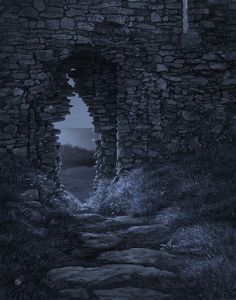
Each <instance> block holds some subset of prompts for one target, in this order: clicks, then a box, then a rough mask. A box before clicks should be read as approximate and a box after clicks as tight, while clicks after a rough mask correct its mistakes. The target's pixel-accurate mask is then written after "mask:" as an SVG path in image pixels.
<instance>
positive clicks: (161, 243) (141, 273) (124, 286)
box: [0, 161, 236, 300]
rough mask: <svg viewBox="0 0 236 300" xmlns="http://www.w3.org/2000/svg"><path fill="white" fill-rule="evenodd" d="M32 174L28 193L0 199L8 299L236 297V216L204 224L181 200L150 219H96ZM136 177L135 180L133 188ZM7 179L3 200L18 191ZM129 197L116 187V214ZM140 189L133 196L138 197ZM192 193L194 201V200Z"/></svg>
mask: <svg viewBox="0 0 236 300" xmlns="http://www.w3.org/2000/svg"><path fill="white" fill-rule="evenodd" d="M7 168H8V169H9V161H7ZM17 169H19V168H18V167H17ZM3 170H5V169H4V168H3ZM171 170H173V169H171ZM23 171H24V169H22V172H23ZM32 172H34V171H32ZM32 172H28V173H27V174H24V176H23V179H24V182H25V185H22V181H21V179H19V187H21V190H15V191H14V193H12V192H11V193H9V194H8V196H6V197H3V196H4V194H3V192H2V194H1V195H0V196H1V197H2V198H1V200H2V202H0V204H1V205H0V220H1V222H0V249H1V251H0V299H1V300H18V299H19V300H70V299H77V300H80V299H81V300H82V299H90V300H137V299H139V300H146V299H147V300H149V299H150V300H152V299H154V300H162V299H173V300H198V299H201V300H234V299H236V286H235V282H236V281H235V275H236V257H235V253H236V226H235V222H234V221H235V220H234V219H233V218H232V217H231V218H226V220H227V222H226V221H225V220H224V219H223V218H221V219H215V220H214V219H208V218H206V217H205V218H203V217H202V218H200V217H199V215H197V214H193V213H192V212H190V211H189V210H188V206H186V205H184V206H181V205H177V204H176V205H175V204H174V202H173V201H169V202H168V205H164V206H160V207H159V208H158V209H156V210H153V213H152V214H148V213H145V214H143V215H141V214H135V213H133V214H131V213H128V211H127V212H126V213H118V214H115V213H114V214H112V213H106V214H105V213H102V212H99V213H98V212H95V211H94V208H93V207H92V206H91V203H90V204H89V203H87V204H82V203H81V202H79V201H78V200H77V199H76V198H74V197H73V196H71V195H70V194H69V193H67V192H62V191H61V192H58V193H57V194H55V193H54V192H52V187H51V183H50V181H49V180H47V178H46V177H45V176H43V175H40V174H38V175H37V174H36V173H32ZM11 174H14V173H12V172H11ZM33 174H34V175H33ZM164 174H166V171H165V172H164ZM136 175H137V176H138V177H140V173H137V174H136ZM136 175H135V176H134V177H133V180H134V181H132V180H131V179H132V178H129V177H127V180H128V179H129V180H130V185H131V187H133V188H136V187H135V184H134V182H135V181H136V182H137V177H136ZM9 178H10V179H11V180H12V182H13V183H11V181H9V184H8V185H6V181H4V182H3V184H2V187H1V190H2V191H4V193H6V190H7V188H8V190H9V191H12V189H13V185H14V184H15V179H14V178H12V177H9ZM32 178H34V180H32ZM175 178H177V177H176V175H175ZM28 179H30V182H31V183H30V185H31V188H30V189H29V181H28ZM125 180H126V179H124V181H125ZM142 180H144V179H142ZM121 182H122V180H121ZM148 182H149V181H148ZM137 184H138V182H137ZM137 184H136V185H137ZM194 186H196V185H194ZM208 186H210V185H209V184H208ZM118 187H119V188H118ZM148 188H149V185H148ZM106 190H109V189H108V186H106ZM127 190H130V186H129V185H128V186H125V187H123V190H122V193H121V192H120V183H119V184H118V186H117V187H115V188H114V187H113V188H112V190H111V193H110V194H114V193H115V191H116V193H117V194H116V195H115V197H113V202H111V201H110V198H109V199H108V200H109V208H111V207H110V206H111V204H112V203H115V202H114V201H115V199H116V197H117V199H119V200H120V201H121V200H122V199H123V202H125V201H129V200H128V196H127ZM168 190H170V188H168ZM208 190H209V188H208ZM197 191H198V190H197ZM217 191H219V189H217ZM140 192H142V191H139V190H138V191H136V192H135V191H133V192H132V193H133V194H134V198H135V199H138V195H139V194H140ZM110 194H109V195H110ZM145 194H146V193H145ZM129 195H130V194H129ZM173 195H177V193H176V192H175V191H174V193H171V196H173ZM188 195H189V197H190V195H191V197H192V198H191V202H193V200H192V199H194V198H193V196H194V195H195V194H190V192H188ZM207 195H208V194H207ZM231 195H233V194H230V196H231ZM113 196H114V195H113ZM141 196H142V197H143V194H142V193H141ZM203 196H204V194H203V193H202V194H201V195H200V196H199V194H196V197H197V198H196V199H200V197H201V198H202V199H203ZM125 197H126V198H125ZM148 197H150V195H149V196H148ZM155 197H157V194H156V193H155ZM160 197H161V195H159V198H160ZM179 197H180V199H181V201H180V202H181V203H183V202H184V201H186V200H185V198H184V197H183V194H179ZM96 199H99V197H97V198H96ZM135 199H134V200H135ZM155 199H156V198H155ZM165 199H166V198H165ZM3 200H4V201H3ZM131 200H132V199H131ZM132 201H133V200H132ZM163 201H164V198H163ZM165 201H166V200H165ZM121 202H122V201H121ZM92 203H93V202H92ZM224 203H225V205H226V201H224ZM229 203H230V204H231V203H233V202H232V201H230V202H229ZM112 205H113V204H112ZM145 206H146V205H145ZM109 211H112V210H109ZM116 211H117V210H116ZM232 216H234V213H233V206H232Z"/></svg>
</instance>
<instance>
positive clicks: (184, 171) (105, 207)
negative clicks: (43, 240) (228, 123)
mask: <svg viewBox="0 0 236 300" xmlns="http://www.w3.org/2000/svg"><path fill="white" fill-rule="evenodd" d="M235 187H236V145H219V146H218V147H215V148H214V149H209V150H208V151H207V152H204V153H197V154H196V153H195V154H194V153H192V154H191V153H190V154H188V155H187V154H185V155H182V156H179V157H178V159H175V160H172V161H165V162H152V164H150V165H147V166H146V167H144V168H142V169H137V170H134V171H132V172H130V173H129V174H128V175H127V176H125V177H122V178H120V179H119V180H118V181H117V182H115V183H113V184H110V183H109V182H106V181H104V182H100V184H99V185H98V188H97V190H96V191H95V193H94V194H93V195H92V197H91V199H90V201H91V205H92V207H95V208H96V209H97V210H98V211H100V212H105V213H112V214H123V213H133V214H149V215H150V214H156V212H158V211H159V210H160V209H162V208H165V207H170V206H173V205H177V206H178V207H181V209H184V210H186V211H187V212H188V213H192V214H193V215H194V216H195V217H196V218H198V217H206V218H211V219H227V220H230V219H231V220H233V219H234V218H235V215H236V199H235V198H236V189H235Z"/></svg>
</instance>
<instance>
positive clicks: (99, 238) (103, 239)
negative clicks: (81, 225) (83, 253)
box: [81, 233, 121, 250]
mask: <svg viewBox="0 0 236 300" xmlns="http://www.w3.org/2000/svg"><path fill="white" fill-rule="evenodd" d="M81 240H82V241H83V242H84V244H83V247H86V248H90V249H94V250H106V249H111V248H114V247H116V246H117V245H118V244H119V243H120V242H121V239H120V238H119V237H118V236H116V235H115V234H112V233H101V234H96V233H82V235H81Z"/></svg>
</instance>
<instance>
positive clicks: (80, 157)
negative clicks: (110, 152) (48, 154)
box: [60, 144, 95, 169]
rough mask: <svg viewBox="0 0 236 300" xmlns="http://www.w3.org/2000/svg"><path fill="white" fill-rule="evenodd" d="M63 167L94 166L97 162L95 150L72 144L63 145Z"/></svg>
mask: <svg viewBox="0 0 236 300" xmlns="http://www.w3.org/2000/svg"><path fill="white" fill-rule="evenodd" d="M60 153H61V159H62V168H63V169H67V168H74V167H81V166H86V167H92V166H94V164H95V158H94V152H93V151H89V150H87V149H83V148H80V147H77V146H72V145H70V144H67V145H62V146H61V151H60Z"/></svg>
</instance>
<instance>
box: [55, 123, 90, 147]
mask: <svg viewBox="0 0 236 300" xmlns="http://www.w3.org/2000/svg"><path fill="white" fill-rule="evenodd" d="M59 129H60V130H61V133H60V135H59V142H60V143H61V144H62V145H65V144H71V145H72V146H78V147H81V148H84V149H88V150H94V149H95V142H94V141H93V140H94V133H93V129H92V128H59Z"/></svg>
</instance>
